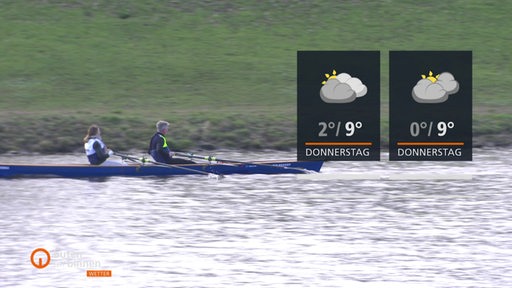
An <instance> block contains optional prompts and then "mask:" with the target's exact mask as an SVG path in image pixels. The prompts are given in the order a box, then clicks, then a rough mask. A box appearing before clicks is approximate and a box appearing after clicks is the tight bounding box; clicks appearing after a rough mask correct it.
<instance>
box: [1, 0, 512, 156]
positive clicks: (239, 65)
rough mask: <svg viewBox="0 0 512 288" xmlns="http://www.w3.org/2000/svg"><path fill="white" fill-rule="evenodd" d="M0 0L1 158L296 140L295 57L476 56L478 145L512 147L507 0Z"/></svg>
mask: <svg viewBox="0 0 512 288" xmlns="http://www.w3.org/2000/svg"><path fill="white" fill-rule="evenodd" d="M179 2H180V1H170V0H169V1H135V0H123V1H121V0H119V1H107V0H97V1H79V0H76V1H64V0H61V1H57V0H45V1H39V0H37V1H36V0H22V1H3V2H2V9H0V27H2V29H0V39H1V40H0V51H2V53H1V54H0V63H1V64H0V95H1V96H0V97H1V101H0V135H1V137H0V153H2V152H7V151H24V150H28V151H38V152H45V153H52V152H69V151H80V150H81V138H82V137H83V136H84V134H85V132H86V129H87V127H88V126H89V124H91V123H97V124H99V125H101V126H102V127H103V134H104V135H103V136H104V138H105V140H106V142H107V143H108V144H109V145H110V146H112V147H113V148H116V149H119V150H128V149H135V150H141V151H142V150H144V149H145V148H146V145H147V141H148V139H149V137H150V136H151V134H152V133H153V130H154V123H155V122H156V121H157V120H159V119H166V120H168V121H170V122H172V123H173V125H172V126H173V127H171V128H172V134H173V135H172V136H173V139H174V140H173V142H174V145H175V146H176V147H178V148H181V149H198V148H210V149H212V148H240V149H265V148H277V149H287V148H294V147H295V130H296V126H295V125H296V110H295V106H296V51H297V50H380V51H381V59H382V67H381V71H383V72H382V74H383V75H382V79H381V81H382V85H381V87H382V88H381V89H382V91H381V94H382V95H383V99H382V103H383V108H382V117H383V119H382V123H383V125H382V126H383V128H382V135H383V137H382V138H383V142H384V143H386V141H387V140H386V137H387V136H386V135H387V115H388V114H387V112H388V111H387V105H386V104H385V103H386V102H387V96H388V95H387V89H388V83H387V82H388V77H387V75H386V71H388V60H387V56H388V55H387V52H388V51H389V50H472V51H473V58H474V59H473V63H474V65H473V75H474V83H473V87H474V88H473V95H474V134H475V142H476V144H477V145H509V144H511V143H512V138H511V136H510V134H512V133H511V132H512V116H511V115H512V97H511V95H510V91H509V87H510V83H512V74H511V72H512V71H511V67H512V60H511V56H512V55H511V54H512V53H511V50H510V47H511V44H512V40H511V38H510V37H509V35H510V34H511V32H512V21H511V20H510V19H511V18H510V17H509V15H508V14H509V13H508V11H511V10H512V3H509V2H506V1H477V0H468V1H462V0H459V1H449V2H446V3H445V2H440V1H439V2H437V1H434V2H432V1H430V2H417V1H372V2H371V3H366V1H316V2H314V3H305V2H303V1H293V0H290V1H263V2H254V3H253V4H250V5H245V4H244V3H245V2H246V1H187V2H186V4H178V3H179Z"/></svg>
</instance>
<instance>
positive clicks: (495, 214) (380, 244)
mask: <svg viewBox="0 0 512 288" xmlns="http://www.w3.org/2000/svg"><path fill="white" fill-rule="evenodd" d="M474 154H475V155H474V161H473V162H430V163H429V162H388V161H382V162H330V163H327V164H326V165H325V167H324V168H323V169H322V173H339V172H343V171H350V172H364V171H372V172H375V173H381V172H382V173H391V172H394V173H400V172H403V171H406V172H415V171H419V172H436V173H469V174H471V175H473V180H460V181H389V180H388V181H386V180H363V181H356V180H353V181H340V180H325V181H309V180H298V179H297V177H296V176H294V175H276V176H264V175H250V176H243V175H233V176H228V177H226V178H224V179H222V180H220V181H216V180H212V179H208V178H207V177H205V176H204V177H203V176H180V177H169V178H122V177H113V178H109V179H107V180H106V181H95V182H93V181H87V180H73V179H12V180H0V187H1V188H0V227H2V237H1V238H0V239H1V240H0V261H1V263H3V264H4V265H3V268H2V271H1V272H0V275H1V277H0V287H11V286H12V287H83V286H95V287H97V286H101V287H233V286H238V287H371V288H373V287H506V286H508V285H509V283H512V268H510V257H512V241H510V240H511V238H510V235H511V233H512V224H511V222H510V221H509V219H510V218H512V205H511V199H512V197H511V196H512V188H510V187H509V186H510V185H509V179H510V176H511V173H510V172H509V167H510V166H511V164H512V160H511V159H512V157H511V156H512V151H511V150H500V151H491V150H477V151H475V153H474ZM219 155H220V154H219ZM269 155H272V157H269ZM223 156H225V158H228V159H229V158H234V159H241V160H252V159H262V158H274V159H276V158H283V157H284V158H293V157H294V155H293V153H283V152H267V153H260V154H250V155H247V154H238V153H234V152H226V154H223ZM228 156H229V157H228ZM82 158H83V157H82V156H81V155H80V156H77V155H68V156H41V157H31V158H28V157H25V158H24V157H20V156H18V157H14V156H2V157H0V162H17V163H21V162H25V163H27V162H31V161H33V160H34V159H37V160H39V161H38V162H42V163H48V162H53V163H56V162H58V163H83V161H84V159H82ZM382 158H383V159H386V156H383V157H382ZM38 247H44V248H46V249H47V250H49V251H50V252H51V255H53V256H52V260H51V263H50V265H49V266H48V267H46V268H44V269H36V268H34V267H33V266H32V264H31V263H30V254H31V253H32V251H33V250H34V249H35V248H38ZM94 269H97V270H102V269H103V270H111V271H112V277H108V278H93V277H86V270H94Z"/></svg>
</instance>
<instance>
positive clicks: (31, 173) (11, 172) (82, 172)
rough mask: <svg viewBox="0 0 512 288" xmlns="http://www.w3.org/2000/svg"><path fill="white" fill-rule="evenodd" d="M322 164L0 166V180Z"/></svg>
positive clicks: (288, 169) (292, 169)
mask: <svg viewBox="0 0 512 288" xmlns="http://www.w3.org/2000/svg"><path fill="white" fill-rule="evenodd" d="M322 164H323V162H322V161H266V162H251V163H240V164H181V165H166V166H162V165H154V164H129V165H118V166H93V165H87V164H68V165H53V164H52V165H39V164H0V178H15V177H65V178H88V177H111V176H126V177H139V176H173V175H192V174H208V173H212V174H219V175H229V174H290V173H295V174H297V173H308V172H319V171H320V168H322Z"/></svg>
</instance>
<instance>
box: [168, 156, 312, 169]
mask: <svg viewBox="0 0 512 288" xmlns="http://www.w3.org/2000/svg"><path fill="white" fill-rule="evenodd" d="M175 154H176V155H178V156H182V157H188V158H195V159H202V160H206V161H209V162H211V161H215V162H224V163H234V164H243V165H256V166H265V167H272V168H276V169H286V170H295V171H300V172H302V173H315V172H314V171H311V170H307V169H304V168H299V167H284V166H274V165H272V164H263V163H254V162H245V161H238V160H229V159H220V158H217V157H215V156H202V155H196V154H194V153H191V152H187V153H180V152H175Z"/></svg>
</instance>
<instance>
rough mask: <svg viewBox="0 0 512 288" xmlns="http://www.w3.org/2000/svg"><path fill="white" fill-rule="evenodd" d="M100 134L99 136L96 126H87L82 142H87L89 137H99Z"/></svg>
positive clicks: (98, 128) (99, 132) (98, 129)
mask: <svg viewBox="0 0 512 288" xmlns="http://www.w3.org/2000/svg"><path fill="white" fill-rule="evenodd" d="M100 134H101V131H100V127H99V126H98V125H94V124H93V125H91V126H89V129H87V135H85V137H84V142H87V141H89V139H91V137H95V136H96V137H97V136H100Z"/></svg>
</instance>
